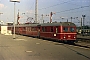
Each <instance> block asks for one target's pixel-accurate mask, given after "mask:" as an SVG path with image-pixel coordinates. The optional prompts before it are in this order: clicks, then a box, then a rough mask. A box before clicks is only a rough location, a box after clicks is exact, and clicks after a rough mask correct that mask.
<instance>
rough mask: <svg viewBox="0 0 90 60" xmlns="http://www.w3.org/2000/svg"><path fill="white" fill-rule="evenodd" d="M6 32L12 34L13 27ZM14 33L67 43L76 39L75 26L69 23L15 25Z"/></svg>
mask: <svg viewBox="0 0 90 60" xmlns="http://www.w3.org/2000/svg"><path fill="white" fill-rule="evenodd" d="M8 30H12V33H13V26H9V27H8ZM15 33H16V34H21V35H27V36H34V37H39V38H47V39H55V40H60V41H67V42H74V41H76V38H77V32H76V25H75V24H74V23H71V22H59V23H44V24H22V25H16V26H15Z"/></svg>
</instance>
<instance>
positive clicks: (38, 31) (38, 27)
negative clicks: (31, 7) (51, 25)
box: [37, 26, 40, 38]
mask: <svg viewBox="0 0 90 60" xmlns="http://www.w3.org/2000/svg"><path fill="white" fill-rule="evenodd" d="M37 32H38V36H37V37H38V38H40V26H38V31H37Z"/></svg>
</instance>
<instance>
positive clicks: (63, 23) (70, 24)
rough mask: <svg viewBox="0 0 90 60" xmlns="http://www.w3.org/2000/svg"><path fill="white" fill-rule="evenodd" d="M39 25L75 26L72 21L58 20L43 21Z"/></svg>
mask: <svg viewBox="0 0 90 60" xmlns="http://www.w3.org/2000/svg"><path fill="white" fill-rule="evenodd" d="M39 26H76V25H75V24H74V23H72V22H58V23H44V24H40V25H39Z"/></svg>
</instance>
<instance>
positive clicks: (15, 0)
mask: <svg viewBox="0 0 90 60" xmlns="http://www.w3.org/2000/svg"><path fill="white" fill-rule="evenodd" d="M10 2H14V31H13V32H14V34H13V39H15V2H20V0H10Z"/></svg>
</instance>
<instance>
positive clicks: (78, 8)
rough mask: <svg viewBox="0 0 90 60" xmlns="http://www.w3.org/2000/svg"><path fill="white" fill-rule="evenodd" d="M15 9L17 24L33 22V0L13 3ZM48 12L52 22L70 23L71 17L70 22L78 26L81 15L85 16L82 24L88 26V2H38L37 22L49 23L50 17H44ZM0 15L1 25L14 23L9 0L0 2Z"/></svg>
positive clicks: (53, 0)
mask: <svg viewBox="0 0 90 60" xmlns="http://www.w3.org/2000/svg"><path fill="white" fill-rule="evenodd" d="M15 7H16V8H15V18H16V20H17V14H18V11H19V16H20V19H19V23H21V24H22V23H25V22H30V21H31V22H34V21H35V0H20V3H18V2H16V3H15ZM50 12H53V13H54V14H53V16H52V22H55V21H57V22H66V21H67V20H68V21H69V22H71V19H70V18H71V17H72V18H73V19H72V22H73V23H75V24H77V25H80V20H81V18H82V15H85V16H86V17H85V23H84V24H85V25H90V0H38V22H39V23H42V22H43V21H42V20H44V22H45V23H47V22H49V21H50V16H46V15H50ZM0 13H1V14H0V21H3V22H4V23H3V24H5V23H7V22H14V3H13V2H10V0H0ZM42 14H43V19H42V16H41V15H42ZM76 17H78V18H76ZM28 18H29V19H28ZM31 18H33V19H31ZM62 18H64V19H62Z"/></svg>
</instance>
